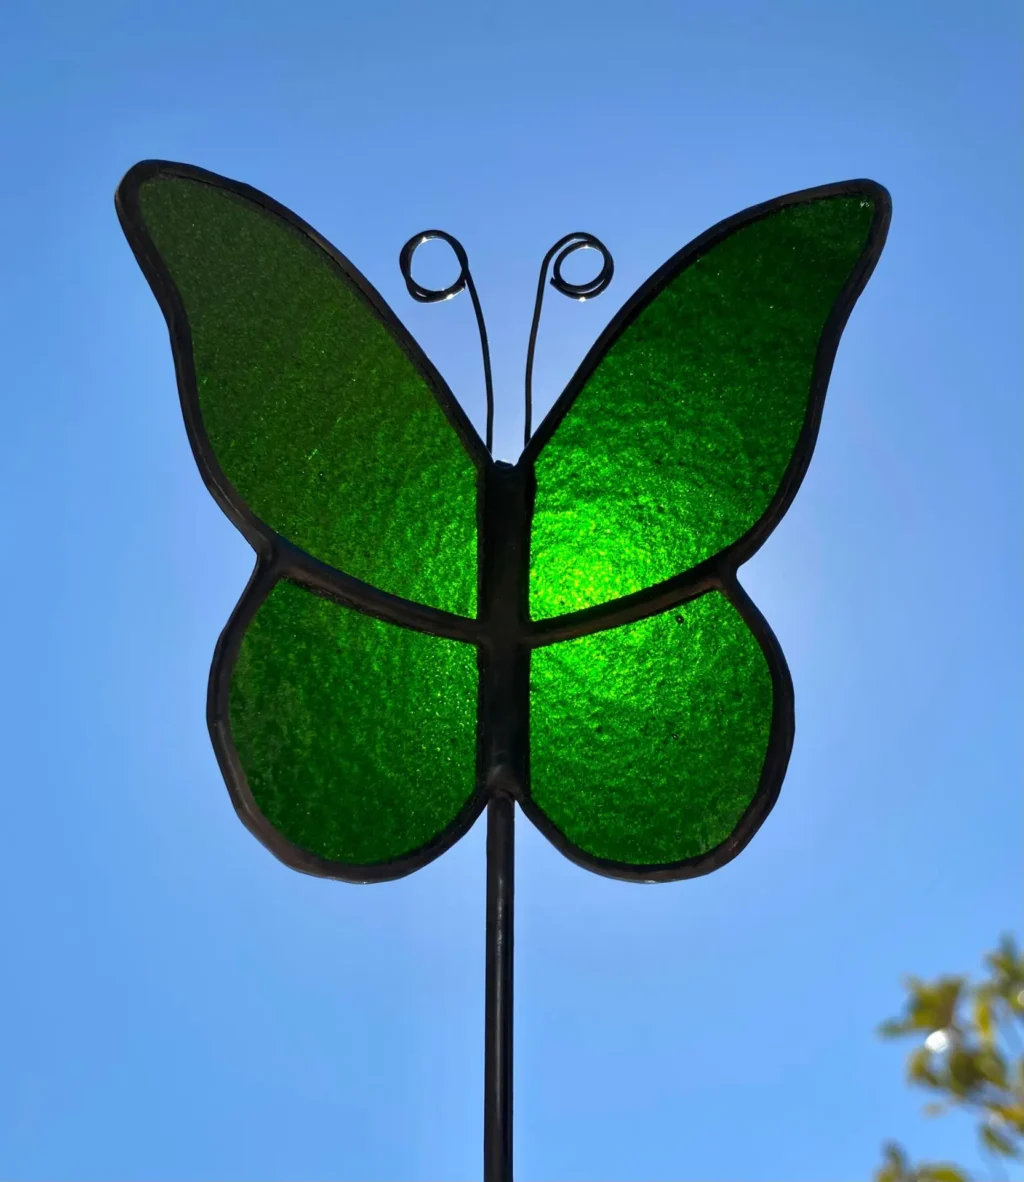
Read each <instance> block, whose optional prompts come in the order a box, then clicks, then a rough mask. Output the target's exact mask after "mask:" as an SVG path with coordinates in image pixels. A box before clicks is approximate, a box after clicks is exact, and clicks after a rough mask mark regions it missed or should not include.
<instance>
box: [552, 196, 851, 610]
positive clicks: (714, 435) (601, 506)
mask: <svg viewBox="0 0 1024 1182" xmlns="http://www.w3.org/2000/svg"><path fill="white" fill-rule="evenodd" d="M873 216H874V205H873V203H872V202H871V201H869V200H867V199H866V198H863V197H833V198H825V199H822V200H818V201H814V202H809V203H806V204H801V205H793V206H788V207H786V208H784V209H781V210H779V211H778V212H776V213H772V214H769V215H768V216H766V217H762V218H761V219H760V220H758V221H756V222H753V223H750V224H748V225H747V226H744V227H743V228H741V229H739V230H737V231H735V232H734V233H732V234H731V235H729V236H728V237H727V238H725V239H724V240H723V241H721V242H720V243H719V244H718V245H717V246H715V247H713V248H712V249H711V250H709V251H708V252H707V253H706V254H704V255H703V256H701V257H700V258H699V259H698V260H697V261H696V262H695V263H693V264H692V265H690V266H689V267H687V268H686V269H685V270H684V271H683V272H682V273H681V274H680V275H679V276H678V277H677V278H676V279H674V280H672V282H671V283H669V285H668V286H667V287H666V288H665V289H664V290H663V291H662V292H661V294H659V295H658V296H657V297H655V299H654V300H653V301H652V302H651V303H650V304H648V306H647V307H646V308H645V309H644V310H643V311H642V312H641V313H640V315H639V316H638V317H637V318H636V320H635V321H634V322H633V323H632V324H631V325H630V326H629V327H628V328H627V329H626V330H625V331H624V332H623V333H622V335H621V336H620V337H619V338H618V340H616V341H615V343H614V344H613V345H612V346H611V347H610V349H609V350H608V352H607V353H606V354H605V356H604V358H603V359H602V360H601V362H600V363H599V364H598V366H597V369H596V370H595V371H594V373H593V374H592V375H591V377H590V378H589V380H588V381H587V383H586V384H585V385H584V387H583V389H582V390H581V391H580V393H579V395H578V397H577V399H576V402H575V404H574V405H573V407H572V408H571V409H570V411H569V413H568V414H567V416H566V418H565V420H564V421H563V422H562V423H561V425H560V426H559V427H558V429H557V430H556V431H555V434H554V435H553V436H552V438H551V439H550V440H549V441H548V442H547V444H546V445H545V447H544V448H543V449H542V451H541V453H540V455H539V456H538V458H537V460H536V464H535V468H536V474H537V498H536V510H535V515H534V519H533V534H532V540H531V571H530V610H531V614H532V616H533V618H534V619H543V618H545V617H548V616H554V615H559V614H561V613H563V612H569V611H576V610H579V609H581V608H586V607H591V606H593V605H594V604H599V603H604V602H606V601H608V600H610V599H615V598H617V597H619V596H621V595H628V594H630V593H631V592H634V591H639V590H642V589H643V588H646V587H650V586H652V585H653V584H655V583H659V582H661V581H662V580H664V579H668V578H671V577H672V576H673V575H676V574H679V573H681V572H682V571H685V570H688V569H689V568H690V567H692V566H695V565H696V564H697V563H699V562H702V561H703V560H704V559H706V558H709V557H711V556H712V555H714V554H716V553H718V552H719V551H721V550H722V549H724V548H725V547H726V546H727V545H729V544H730V543H732V542H734V541H736V540H737V539H738V538H740V537H741V536H742V535H743V534H744V533H746V531H747V530H748V529H750V527H751V526H753V525H754V524H755V522H757V521H758V519H759V518H760V517H761V516H762V515H763V513H764V512H765V510H766V509H767V508H768V506H769V504H770V503H771V501H772V499H773V497H774V496H775V494H776V492H777V490H778V488H779V485H780V482H781V481H782V478H783V475H784V473H785V471H786V468H787V466H788V465H789V462H790V460H791V459H792V457H793V452H794V449H795V448H796V444H797V439H798V437H799V434H800V430H801V428H802V426H803V423H804V419H805V417H806V414H807V407H808V400H809V396H810V392H811V376H812V370H813V367H814V361H815V357H816V354H817V351H818V344H819V341H820V339H821V335H822V330H823V329H824V327H825V323H826V321H827V319H828V317H829V314H830V313H831V311H832V308H833V306H834V305H835V302H836V300H837V297H838V296H839V295H840V292H841V291H842V289H843V287H844V285H845V284H846V282H847V280H848V278H849V277H850V274H851V272H852V271H853V269H854V267H855V266H856V264H857V261H858V259H859V258H860V256H861V254H862V252H863V251H864V248H865V246H866V244H867V239H868V233H869V231H870V228H871V223H872V219H873Z"/></svg>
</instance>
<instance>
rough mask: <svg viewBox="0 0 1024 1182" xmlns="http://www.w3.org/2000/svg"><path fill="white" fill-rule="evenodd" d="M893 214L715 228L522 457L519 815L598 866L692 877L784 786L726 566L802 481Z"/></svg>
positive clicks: (783, 739) (655, 287)
mask: <svg viewBox="0 0 1024 1182" xmlns="http://www.w3.org/2000/svg"><path fill="white" fill-rule="evenodd" d="M888 220H889V199H888V194H887V193H886V192H885V190H883V189H881V188H880V187H879V186H878V185H875V184H874V183H872V182H867V181H857V182H851V183H847V184H841V185H833V186H828V187H826V188H822V189H818V190H809V191H806V192H804V193H797V194H793V195H791V196H788V197H784V198H781V199H779V200H777V201H774V202H770V203H767V204H766V205H764V206H759V207H757V208H755V209H752V210H749V211H747V212H746V213H743V214H740V215H738V216H737V217H735V218H732V219H729V221H727V222H724V223H722V224H721V225H720V226H717V227H715V228H714V229H712V230H710V231H709V232H708V233H707V234H705V235H703V236H702V237H701V238H699V239H697V240H696V242H694V243H693V244H691V246H689V247H687V248H685V249H684V250H683V251H681V252H680V253H679V254H678V255H676V256H675V257H674V258H673V259H671V260H669V262H668V263H667V264H666V265H665V266H664V267H663V268H662V269H661V271H659V272H658V273H657V274H656V275H655V276H654V277H653V278H652V280H651V281H650V282H649V283H648V284H647V285H645V287H644V288H642V289H641V290H640V291H639V292H638V293H637V295H636V296H634V297H633V299H632V300H630V301H629V303H628V304H627V305H626V307H625V308H624V309H623V311H622V312H621V313H620V314H619V316H618V317H617V318H616V319H615V320H614V321H613V322H612V324H611V325H610V326H609V329H608V331H607V332H606V333H605V335H604V336H603V337H602V339H601V340H600V341H599V342H598V344H597V345H596V346H595V348H594V350H592V352H591V354H590V356H589V357H588V358H587V360H586V361H585V362H584V364H583V366H582V367H581V369H580V371H579V373H578V374H577V375H576V377H575V378H574V379H573V381H572V382H571V383H570V385H569V387H568V388H567V390H566V392H565V394H564V395H563V396H562V398H561V399H560V400H559V402H558V403H556V405H555V407H554V408H553V411H552V413H551V415H549V417H548V419H547V420H546V421H545V423H544V424H543V425H542V427H541V428H540V430H539V431H538V433H537V436H535V438H534V440H532V441H531V443H530V446H529V447H528V448H527V451H526V453H524V460H523V462H524V463H526V464H531V465H532V466H533V471H534V475H535V480H536V499H535V509H534V517H533V525H532V534H531V541H530V585H529V603H530V610H531V614H532V616H533V618H534V620H535V621H537V622H536V623H535V624H534V625H533V628H534V638H535V643H538V644H539V645H540V647H537V648H535V649H534V650H533V654H532V658H531V691H530V703H531V704H530V781H531V783H530V801H529V805H528V807H529V808H530V809H531V810H533V813H534V819H535V820H537V822H538V824H540V825H541V827H542V828H544V829H545V830H546V831H547V832H548V833H549V835H550V836H551V837H552V838H553V839H554V840H555V841H556V842H557V843H558V844H559V845H561V846H562V848H563V849H564V850H565V852H567V853H568V854H570V856H573V857H577V858H578V859H579V860H581V861H584V862H586V864H588V865H591V866H592V867H594V868H597V869H604V870H607V871H608V872H609V873H619V874H623V875H625V876H628V877H641V878H644V877H681V876H684V875H687V874H694V873H703V872H704V871H706V870H708V869H711V868H713V867H714V866H716V865H720V864H721V863H722V862H723V861H726V860H728V859H729V858H730V857H732V856H734V855H735V853H737V852H738V851H739V849H741V848H742V846H743V845H744V844H745V843H746V841H747V840H749V838H750V836H751V835H752V834H753V832H754V831H755V830H756V828H757V826H758V825H759V824H760V822H761V820H762V819H763V817H764V816H765V815H766V814H767V812H768V810H769V809H770V807H771V804H772V803H773V801H774V799H775V796H776V795H777V793H778V788H779V785H780V783H781V779H782V775H783V773H784V771H785V766H786V762H787V759H788V754H789V748H790V745H791V742H792V689H791V684H790V680H789V675H788V672H787V671H786V667H785V662H784V660H783V658H782V654H781V652H780V651H779V648H778V645H777V643H776V642H775V640H774V637H773V636H772V634H771V631H770V629H769V628H768V626H767V624H766V623H765V622H764V620H763V619H762V617H761V616H760V614H759V613H758V612H757V610H756V608H755V607H754V606H753V604H751V603H750V601H749V600H748V599H747V597H746V596H745V594H744V593H743V592H742V590H741V589H740V587H739V585H738V584H737V582H736V579H735V571H736V567H737V565H738V564H739V563H740V562H742V561H744V560H745V559H746V558H748V557H749V556H750V555H751V554H752V553H753V552H754V550H755V549H756V548H757V547H758V546H759V545H760V544H761V542H762V541H763V540H764V538H765V537H767V535H768V533H769V532H770V530H771V529H772V528H773V527H774V525H775V523H776V522H777V521H778V519H779V518H780V517H781V516H782V514H783V513H784V512H785V509H786V508H787V507H788V504H789V502H790V501H791V499H792V497H793V495H794V494H795V492H796V488H797V486H798V484H799V482H800V480H801V478H802V476H803V473H804V471H805V470H806V466H807V463H808V461H809V459H810V453H811V449H812V448H813V445H814V440H815V436H816V433H817V427H818V421H819V418H820V413H821V406H822V402H823V399H824V395H825V388H826V386H827V382H828V377H829V373H830V370H831V365H832V361H833V358H834V355H835V350H836V347H837V345H838V341H839V336H840V333H841V331H842V328H843V326H844V324H845V322H846V318H847V316H848V314H849V312H850V309H851V308H852V306H853V303H854V301H855V300H856V298H857V296H858V294H859V293H860V291H861V290H862V288H863V286H864V284H865V283H866V281H867V279H868V276H869V275H870V272H871V270H872V268H873V266H874V264H875V262H876V260H877V258H878V255H879V253H880V251H881V248H882V245H883V243H884V239H885V233H886V230H887V226H888ZM695 596H699V598H695ZM684 601H688V602H684ZM673 605H682V606H673ZM666 607H667V608H668V609H669V610H667V611H663V612H662V613H661V614H655V613H657V612H658V610H659V608H666ZM616 623H618V624H620V625H621V626H619V627H616V628H611V627H610V626H611V625H614V624H616ZM601 629H609V630H601Z"/></svg>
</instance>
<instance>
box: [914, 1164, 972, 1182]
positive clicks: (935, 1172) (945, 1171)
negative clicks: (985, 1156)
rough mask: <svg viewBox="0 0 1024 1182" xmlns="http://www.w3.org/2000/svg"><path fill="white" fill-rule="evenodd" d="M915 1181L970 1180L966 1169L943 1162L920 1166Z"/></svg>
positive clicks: (966, 1181) (957, 1181)
mask: <svg viewBox="0 0 1024 1182" xmlns="http://www.w3.org/2000/svg"><path fill="white" fill-rule="evenodd" d="M915 1182H970V1178H969V1175H968V1174H967V1172H966V1171H964V1170H961V1169H958V1168H957V1167H956V1166H950V1165H945V1164H938V1165H926V1166H921V1167H920V1168H919V1169H918V1170H917V1172H916V1180H915Z"/></svg>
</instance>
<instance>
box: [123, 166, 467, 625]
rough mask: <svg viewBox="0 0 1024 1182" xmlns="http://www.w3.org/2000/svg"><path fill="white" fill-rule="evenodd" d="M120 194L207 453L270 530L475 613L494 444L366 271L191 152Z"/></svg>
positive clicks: (241, 511) (197, 449)
mask: <svg viewBox="0 0 1024 1182" xmlns="http://www.w3.org/2000/svg"><path fill="white" fill-rule="evenodd" d="M117 209H118V214H119V216H120V218H121V223H122V226H123V228H124V231H125V234H126V235H127V237H128V239H129V242H130V244H131V246H132V249H133V251H134V252H135V254H136V257H137V258H138V260H139V263H140V265H141V266H142V269H143V271H144V273H145V274H146V277H147V279H148V280H149V282H150V285H151V286H152V288H153V290H154V293H155V295H156V296H157V299H158V301H159V302H160V305H161V308H162V309H163V311H164V314H165V316H166V318H167V321H168V326H169V328H170V332H171V340H172V346H173V349H174V355H175V363H176V366H177V371H178V384H179V390H180V394H181V399H182V406H183V409H184V412H185V419H186V424H187V426H188V430H189V437H190V441H191V443H192V447H193V451H194V453H195V456H196V460H197V463H198V464H199V467H200V470H201V471H202V473H203V477H204V479H205V480H206V482H207V485H208V487H209V488H210V489H211V491H212V492H213V494H214V495H215V496H216V497H217V499H218V501H219V502H220V504H221V506H222V508H224V509H225V511H226V512H227V513H228V514H229V516H231V517H232V519H233V520H234V521H235V523H236V524H237V525H238V526H239V528H240V529H242V531H243V532H244V533H245V534H246V536H247V537H249V539H250V541H251V542H252V543H253V545H254V546H256V548H257V549H259V550H265V549H266V548H268V547H271V546H273V545H274V544H275V542H276V541H277V540H278V539H282V538H283V539H285V540H286V541H287V542H290V543H292V544H293V546H295V547H297V548H298V549H299V551H303V552H305V553H306V554H308V555H311V556H312V558H313V559H315V560H319V562H321V563H324V564H326V565H327V566H329V567H331V568H335V569H336V570H338V571H341V572H344V573H345V574H346V575H348V576H351V577H352V578H354V579H357V580H360V581H361V582H362V583H365V584H369V585H370V586H371V587H372V588H377V589H379V590H380V591H383V592H387V593H389V594H391V595H393V596H398V597H401V598H403V599H406V600H412V601H415V602H417V603H420V604H425V605H427V606H428V607H431V608H434V609H440V610H442V611H445V612H450V613H455V614H459V615H463V616H472V615H474V614H475V611H476V558H477V534H476V482H477V472H478V469H479V468H480V467H481V466H482V465H483V464H485V463H486V453H485V451H484V449H483V446H482V444H481V443H480V441H479V439H478V438H477V436H476V433H475V432H474V431H473V428H472V426H470V424H469V423H468V421H467V420H466V418H465V415H464V414H462V412H461V410H460V409H459V408H458V405H457V403H455V401H454V399H453V398H452V396H451V393H450V391H449V390H448V388H447V386H446V385H445V383H444V381H443V379H442V378H441V377H440V375H439V374H438V373H437V372H436V370H435V369H434V368H433V367H432V366H431V365H430V362H429V361H428V360H427V359H426V357H425V356H424V355H423V354H422V352H421V351H420V350H419V349H418V347H417V346H416V344H415V342H414V341H413V340H412V338H411V337H410V336H409V334H408V333H407V332H406V331H405V329H404V328H403V327H402V325H401V324H400V323H399V322H398V320H397V319H396V318H395V317H394V315H393V313H391V311H390V309H389V308H388V307H387V305H386V304H385V302H384V301H383V300H382V299H381V297H380V296H379V295H378V294H377V292H375V291H374V290H373V288H372V287H371V286H370V284H369V283H368V282H367V281H366V280H365V279H364V278H363V276H361V275H360V274H359V272H358V271H357V270H356V269H355V268H354V267H353V266H352V264H351V263H349V262H348V260H347V259H345V258H344V257H343V256H342V255H340V254H339V253H338V252H337V251H336V250H335V249H334V248H333V247H331V246H330V245H329V244H328V243H326V242H325V241H324V240H323V239H322V238H320V236H319V235H317V234H316V233H315V231H313V230H312V229H311V228H310V227H309V226H307V225H306V224H305V223H304V222H302V221H301V220H300V219H299V218H297V217H296V216H295V215H294V214H292V213H291V212H290V211H288V210H286V209H284V207H283V206H280V205H278V204H277V203H276V202H274V201H273V200H272V199H271V198H269V197H267V196H265V195H264V194H262V193H259V192H257V191H256V190H254V189H250V188H249V187H248V186H244V185H239V184H237V183H235V182H233V181H228V180H226V179H225V178H223V177H218V176H216V175H214V174H212V173H208V172H205V171H203V170H201V169H196V168H192V167H189V166H187V165H178V164H170V163H166V162H160V161H150V162H145V163H143V164H139V165H136V166H135V167H134V168H133V169H132V170H131V171H130V172H129V173H128V174H127V176H126V177H125V179H124V181H123V182H122V183H121V186H120V188H119V190H118V194H117Z"/></svg>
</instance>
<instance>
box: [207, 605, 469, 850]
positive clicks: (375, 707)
mask: <svg viewBox="0 0 1024 1182" xmlns="http://www.w3.org/2000/svg"><path fill="white" fill-rule="evenodd" d="M476 709H477V657H476V648H475V647H474V646H473V645H468V644H463V643H461V642H459V641H455V640H447V639H444V638H440V637H435V636H428V635H426V634H424V633H421V632H413V631H411V630H409V629H407V628H399V627H398V626H396V625H394V624H386V623H383V622H382V621H380V620H377V619H374V618H373V617H371V616H365V615H362V614H361V613H360V612H357V611H354V610H352V609H350V608H345V607H341V606H339V605H338V604H336V603H333V602H331V601H330V600H327V599H322V598H320V597H318V596H316V595H314V594H312V593H311V592H309V591H306V590H305V589H304V588H302V587H299V586H296V585H295V584H294V583H290V582H280V583H278V584H277V585H276V586H275V587H274V589H273V591H271V593H270V595H269V596H268V597H267V599H266V600H265V601H264V602H263V603H262V604H261V606H260V607H259V609H258V610H257V612H256V614H255V616H254V617H253V620H252V622H251V623H250V624H249V627H248V629H247V630H246V633H245V637H244V639H243V641H242V646H241V651H240V652H239V655H238V660H237V662H236V664H235V668H234V672H233V675H232V680H231V697H230V723H231V734H232V737H233V740H234V744H235V748H236V750H237V752H238V757H239V759H240V761H241V764H242V768H243V770H244V771H245V775H246V779H247V780H248V783H249V787H250V789H251V791H252V794H253V796H254V798H255V800H256V804H257V805H258V806H259V809H260V811H261V812H262V813H263V815H264V816H265V817H266V819H267V820H268V821H269V822H270V824H271V825H273V826H274V828H275V829H277V830H278V831H279V832H280V833H281V834H283V835H284V836H285V837H286V838H288V839H289V840H290V841H292V842H294V843H295V844H296V845H297V846H300V847H301V848H302V849H304V850H308V851H310V852H311V853H314V854H319V855H320V856H321V857H324V858H329V859H332V860H336V861H342V862H349V863H355V864H358V865H366V864H370V863H374V862H386V861H390V860H392V859H394V858H398V857H401V856H402V855H404V854H408V853H410V852H412V851H413V850H416V849H418V848H420V847H421V846H423V845H425V844H426V843H427V842H428V841H430V840H432V839H433V838H435V837H437V835H438V834H439V833H440V832H441V831H442V830H443V829H444V828H445V826H447V825H448V824H449V823H450V822H451V821H453V820H454V818H455V817H456V816H457V814H458V812H459V810H460V809H461V808H462V806H463V805H464V804H465V803H466V801H467V800H468V799H469V797H470V795H471V794H472V792H473V788H474V784H475V779H476Z"/></svg>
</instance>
